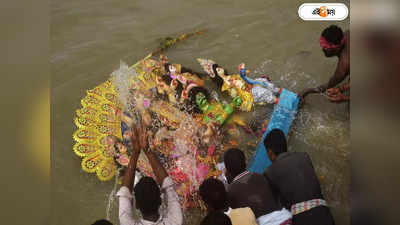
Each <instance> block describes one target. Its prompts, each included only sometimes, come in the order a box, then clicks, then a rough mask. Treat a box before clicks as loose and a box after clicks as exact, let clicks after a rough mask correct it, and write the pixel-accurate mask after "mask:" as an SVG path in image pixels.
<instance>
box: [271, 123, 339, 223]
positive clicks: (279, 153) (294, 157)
mask: <svg viewBox="0 0 400 225" xmlns="http://www.w3.org/2000/svg"><path fill="white" fill-rule="evenodd" d="M264 145H265V149H267V154H268V157H269V158H270V159H271V161H272V164H271V165H270V166H269V167H268V168H267V169H266V170H265V173H264V176H265V177H266V178H267V180H268V181H269V183H270V184H271V186H272V187H273V189H274V192H275V193H276V194H277V195H278V196H279V198H280V200H281V203H282V204H283V206H284V207H285V208H288V209H290V210H291V212H292V215H293V217H292V222H293V225H334V224H335V222H334V220H333V218H332V215H331V212H330V210H329V208H328V206H327V204H326V202H325V200H324V199H323V198H324V197H323V196H322V193H321V188H320V184H319V180H318V178H317V175H316V174H315V171H314V167H313V165H312V162H311V159H310V157H309V156H308V154H307V153H305V152H287V146H286V138H285V134H284V133H283V132H282V131H281V130H279V129H273V130H271V131H270V132H269V133H268V134H267V136H266V138H265V140H264Z"/></svg>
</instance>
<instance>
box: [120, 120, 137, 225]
mask: <svg viewBox="0 0 400 225" xmlns="http://www.w3.org/2000/svg"><path fill="white" fill-rule="evenodd" d="M132 131H133V132H134V133H135V136H137V135H138V132H137V130H136V127H133V128H132ZM129 136H130V138H131V140H132V144H133V152H132V155H131V157H130V159H129V164H128V168H127V170H126V172H125V175H124V177H123V183H122V187H121V188H120V190H119V191H118V193H117V196H118V198H119V221H120V224H121V225H126V224H135V220H134V219H133V211H132V208H134V206H133V205H132V204H134V202H135V201H134V199H133V196H132V190H133V184H134V179H135V172H136V165H137V161H138V158H139V154H140V148H139V145H138V142H137V141H136V140H133V137H132V136H133V135H132V132H131V133H130V134H129Z"/></svg>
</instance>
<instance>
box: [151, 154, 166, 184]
mask: <svg viewBox="0 0 400 225" xmlns="http://www.w3.org/2000/svg"><path fill="white" fill-rule="evenodd" d="M146 156H147V158H148V159H149V162H150V165H151V168H152V169H153V172H154V174H155V175H156V179H157V183H158V184H159V185H162V184H163V181H164V179H165V178H166V177H168V173H167V171H166V170H165V168H164V167H163V166H162V165H161V163H160V161H159V160H158V159H157V157H156V156H155V155H154V153H153V152H151V151H147V152H146Z"/></svg>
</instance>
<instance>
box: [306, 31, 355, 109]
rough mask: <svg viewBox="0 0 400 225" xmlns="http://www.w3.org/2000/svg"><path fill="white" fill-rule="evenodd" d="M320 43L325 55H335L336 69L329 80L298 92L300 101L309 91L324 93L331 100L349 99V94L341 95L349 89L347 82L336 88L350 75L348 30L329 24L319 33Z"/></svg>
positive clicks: (342, 100) (341, 100)
mask: <svg viewBox="0 0 400 225" xmlns="http://www.w3.org/2000/svg"><path fill="white" fill-rule="evenodd" d="M319 42H320V45H321V47H322V51H323V52H324V54H325V56H326V57H334V56H337V57H338V58H339V62H338V64H337V66H336V71H335V73H334V74H333V76H332V77H331V78H330V79H329V81H328V82H327V83H325V84H322V85H320V86H318V87H316V88H307V89H305V90H303V91H301V92H300V93H299V95H298V96H299V98H300V101H301V102H303V101H304V99H305V97H306V96H307V95H308V94H311V93H324V92H325V91H326V94H327V96H328V99H329V100H330V101H332V102H344V101H349V100H350V98H349V96H346V95H343V92H344V91H346V90H348V89H350V85H349V83H346V84H345V85H343V86H341V87H339V88H337V87H336V86H337V85H338V84H339V83H341V82H342V81H343V80H344V79H345V78H346V77H348V76H349V75H350V31H346V32H345V33H343V31H342V29H341V28H340V27H337V26H335V25H331V26H329V27H328V28H326V29H325V30H324V31H323V32H322V35H321V38H320V41H319Z"/></svg>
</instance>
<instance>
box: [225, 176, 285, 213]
mask: <svg viewBox="0 0 400 225" xmlns="http://www.w3.org/2000/svg"><path fill="white" fill-rule="evenodd" d="M227 194H228V203H229V206H230V207H232V208H233V209H235V208H243V207H250V208H251V209H252V210H253V212H254V214H255V216H256V218H258V217H260V216H263V215H266V214H268V213H271V212H273V211H277V210H281V209H282V207H280V206H279V205H278V203H277V201H276V199H275V198H274V196H273V192H272V190H271V187H270V185H269V183H268V181H267V180H266V179H265V177H263V175H261V174H258V173H251V172H248V171H245V172H243V173H242V174H239V175H238V176H236V178H235V179H234V180H233V182H232V183H231V184H229V185H228V188H227Z"/></svg>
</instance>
